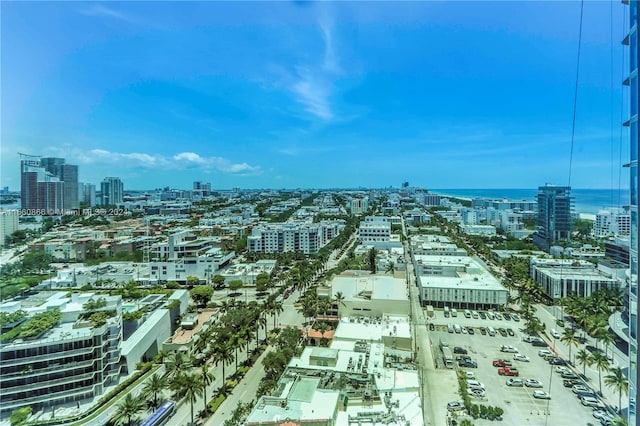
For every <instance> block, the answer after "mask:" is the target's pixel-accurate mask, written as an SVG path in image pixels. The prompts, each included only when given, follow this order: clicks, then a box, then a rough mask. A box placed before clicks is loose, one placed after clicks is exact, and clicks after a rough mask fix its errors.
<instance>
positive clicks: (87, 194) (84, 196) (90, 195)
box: [78, 182, 96, 207]
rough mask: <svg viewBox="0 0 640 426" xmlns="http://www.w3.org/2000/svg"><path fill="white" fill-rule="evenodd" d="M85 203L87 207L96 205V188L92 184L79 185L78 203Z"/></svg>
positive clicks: (81, 183)
mask: <svg viewBox="0 0 640 426" xmlns="http://www.w3.org/2000/svg"><path fill="white" fill-rule="evenodd" d="M80 202H82V203H84V204H85V205H86V206H87V207H93V206H95V205H96V186H95V185H94V184H92V183H83V182H80V183H78V203H80Z"/></svg>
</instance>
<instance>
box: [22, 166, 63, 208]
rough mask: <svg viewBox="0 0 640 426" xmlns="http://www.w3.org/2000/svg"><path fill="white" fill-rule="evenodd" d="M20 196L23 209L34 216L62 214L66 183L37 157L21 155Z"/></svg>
mask: <svg viewBox="0 0 640 426" xmlns="http://www.w3.org/2000/svg"><path fill="white" fill-rule="evenodd" d="M21 157H22V159H21V160H20V194H21V198H22V201H21V204H22V209H24V210H25V211H26V213H28V214H30V213H29V212H32V213H31V214H33V215H45V214H62V212H63V210H64V183H63V182H62V181H61V180H60V178H59V177H58V176H56V175H54V174H53V173H51V172H49V171H48V170H47V168H46V167H45V166H43V165H42V163H41V161H40V159H39V158H38V157H36V156H31V155H24V154H21Z"/></svg>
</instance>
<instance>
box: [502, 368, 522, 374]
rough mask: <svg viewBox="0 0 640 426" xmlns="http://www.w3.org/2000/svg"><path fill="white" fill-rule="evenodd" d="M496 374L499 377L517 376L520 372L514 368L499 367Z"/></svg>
mask: <svg viewBox="0 0 640 426" xmlns="http://www.w3.org/2000/svg"><path fill="white" fill-rule="evenodd" d="M498 374H499V375H501V376H519V375H520V372H519V371H518V370H517V369H515V368H509V367H500V368H498Z"/></svg>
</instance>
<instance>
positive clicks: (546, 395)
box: [533, 390, 551, 399]
mask: <svg viewBox="0 0 640 426" xmlns="http://www.w3.org/2000/svg"><path fill="white" fill-rule="evenodd" d="M533 397H534V398H538V399H551V395H549V393H548V392H545V391H541V390H537V391H533Z"/></svg>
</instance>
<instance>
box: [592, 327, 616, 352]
mask: <svg viewBox="0 0 640 426" xmlns="http://www.w3.org/2000/svg"><path fill="white" fill-rule="evenodd" d="M596 339H598V340H599V341H600V342H601V343H603V344H604V354H605V355H607V354H608V353H609V345H610V344H612V343H615V342H616V339H615V337H613V334H612V333H611V332H609V329H603V330H602V331H601V332H600V333H599V334H598V335H597V336H596ZM611 356H612V359H613V354H611Z"/></svg>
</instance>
